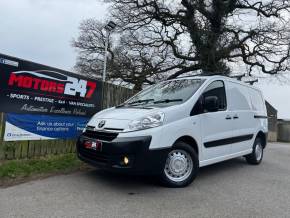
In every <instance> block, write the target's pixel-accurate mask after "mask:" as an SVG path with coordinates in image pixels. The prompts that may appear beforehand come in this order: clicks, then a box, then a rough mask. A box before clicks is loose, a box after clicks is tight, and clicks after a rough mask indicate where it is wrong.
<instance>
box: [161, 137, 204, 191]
mask: <svg viewBox="0 0 290 218" xmlns="http://www.w3.org/2000/svg"><path fill="white" fill-rule="evenodd" d="M175 152H176V153H175ZM179 152H180V153H179ZM172 153H175V154H180V155H182V154H184V155H186V156H183V157H184V158H185V157H186V158H187V161H186V163H187V164H188V165H189V162H190V160H189V159H188V158H190V159H191V163H192V167H190V168H191V169H192V170H190V172H189V171H188V170H187V171H186V172H185V174H186V175H187V177H186V178H184V180H182V181H174V180H172V179H171V178H170V177H169V174H168V171H169V168H170V167H168V162H169V161H170V159H169V158H170V155H173V154H172ZM188 165H187V166H188ZM166 169H167V170H166ZM198 171H199V160H198V155H197V154H196V152H195V150H194V149H193V148H192V147H191V146H190V145H188V144H187V143H184V142H181V141H180V142H176V143H175V144H174V145H173V147H172V149H171V150H170V151H169V152H168V156H167V159H166V161H165V163H164V167H163V170H162V173H161V175H160V180H161V183H162V185H164V186H166V187H171V188H181V187H185V186H187V185H189V184H191V183H192V182H193V180H194V179H195V178H196V176H197V174H198Z"/></svg>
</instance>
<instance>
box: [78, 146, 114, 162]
mask: <svg viewBox="0 0 290 218" xmlns="http://www.w3.org/2000/svg"><path fill="white" fill-rule="evenodd" d="M78 150H79V153H80V154H81V155H82V156H83V157H84V158H87V159H89V160H93V161H95V162H101V163H108V161H109V156H108V155H106V154H103V153H101V152H98V151H95V150H92V149H87V148H84V147H83V146H81V145H80V146H79V149H78Z"/></svg>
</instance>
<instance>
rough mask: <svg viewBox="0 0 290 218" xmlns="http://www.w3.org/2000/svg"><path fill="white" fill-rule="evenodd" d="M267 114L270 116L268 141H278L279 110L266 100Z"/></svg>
mask: <svg viewBox="0 0 290 218" xmlns="http://www.w3.org/2000/svg"><path fill="white" fill-rule="evenodd" d="M266 106H267V116H268V129H269V131H268V141H270V142H276V141H277V131H278V129H277V121H278V119H277V110H276V109H275V108H274V107H273V106H272V105H271V104H270V103H269V102H266Z"/></svg>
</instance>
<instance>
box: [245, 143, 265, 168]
mask: <svg viewBox="0 0 290 218" xmlns="http://www.w3.org/2000/svg"><path fill="white" fill-rule="evenodd" d="M263 156H264V147H263V144H262V140H261V139H260V138H256V140H255V142H254V145H253V151H252V153H251V154H248V155H247V156H246V160H247V162H248V163H249V164H253V165H258V164H260V163H261V162H262V160H263Z"/></svg>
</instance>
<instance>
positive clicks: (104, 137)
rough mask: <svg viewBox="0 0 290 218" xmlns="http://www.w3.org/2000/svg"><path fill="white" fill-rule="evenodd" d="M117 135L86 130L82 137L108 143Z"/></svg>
mask: <svg viewBox="0 0 290 218" xmlns="http://www.w3.org/2000/svg"><path fill="white" fill-rule="evenodd" d="M118 134H119V133H116V132H101V131H92V130H86V131H85V132H84V133H83V136H86V137H88V138H93V139H99V140H101V141H108V142H110V141H113V140H114V139H115V138H117V136H118Z"/></svg>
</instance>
